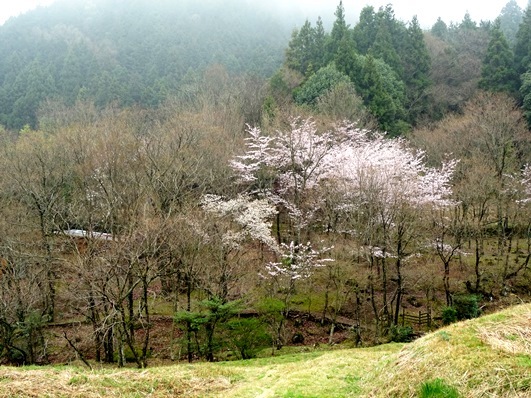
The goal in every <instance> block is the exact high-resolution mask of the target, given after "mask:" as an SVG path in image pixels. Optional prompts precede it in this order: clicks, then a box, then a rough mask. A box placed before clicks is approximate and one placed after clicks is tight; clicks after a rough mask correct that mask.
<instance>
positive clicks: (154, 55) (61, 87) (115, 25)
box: [0, 0, 291, 129]
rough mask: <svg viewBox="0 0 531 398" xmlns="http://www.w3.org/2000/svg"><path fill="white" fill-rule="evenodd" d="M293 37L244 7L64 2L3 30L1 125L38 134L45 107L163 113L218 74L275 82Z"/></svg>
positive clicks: (192, 3) (0, 39)
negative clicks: (206, 76)
mask: <svg viewBox="0 0 531 398" xmlns="http://www.w3.org/2000/svg"><path fill="white" fill-rule="evenodd" d="M290 31H291V27H290V26H287V25H286V24H282V23H279V22H278V21H275V20H272V19H271V18H270V17H268V14H267V13H264V12H257V10H256V8H255V7H253V6H252V4H251V3H250V2H247V1H231V2H228V3H227V2H220V1H201V2H197V1H187V0H182V1H178V2H177V1H170V0H164V1H157V2H155V3H153V2H150V1H130V2H126V1H111V2H109V1H93V2H85V1H78V0H74V1H62V2H61V1H60V2H58V3H55V4H54V5H52V6H50V7H47V8H41V9H37V10H35V11H32V12H31V13H28V14H26V15H23V16H20V17H18V18H16V19H14V20H11V21H8V22H7V23H6V24H5V25H3V26H2V27H0V54H1V56H0V109H1V110H0V124H2V125H4V126H6V127H7V128H15V129H20V128H22V127H23V126H24V125H25V124H29V125H30V126H32V127H36V125H37V117H36V111H37V109H38V107H39V104H40V103H41V102H42V101H43V100H44V99H47V98H53V99H59V100H61V101H64V102H65V104H67V105H72V104H74V102H75V101H76V100H78V99H90V100H91V101H94V103H95V104H96V105H97V106H99V107H102V106H105V105H108V104H111V103H113V102H116V103H117V104H118V105H119V106H131V105H141V106H149V107H152V106H156V105H158V104H160V103H161V102H162V101H164V100H165V99H166V98H168V96H169V95H171V96H178V95H190V93H189V92H187V91H188V90H190V89H193V84H191V83H194V81H195V80H196V79H198V77H199V73H200V72H201V71H203V70H204V69H205V68H206V67H208V66H209V65H213V64H222V65H224V66H225V68H226V69H227V71H228V73H231V74H243V73H248V74H255V75H257V76H261V77H264V76H269V75H271V74H272V73H273V72H274V71H275V70H276V69H277V68H278V67H279V66H280V64H281V62H282V58H283V49H284V47H285V46H286V43H287V40H288V39H289V33H290Z"/></svg>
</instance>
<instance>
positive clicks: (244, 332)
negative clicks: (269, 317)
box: [227, 318, 271, 359]
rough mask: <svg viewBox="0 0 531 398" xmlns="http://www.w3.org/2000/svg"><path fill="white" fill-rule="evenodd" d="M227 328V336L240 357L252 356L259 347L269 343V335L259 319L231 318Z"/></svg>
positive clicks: (254, 355) (247, 357)
mask: <svg viewBox="0 0 531 398" xmlns="http://www.w3.org/2000/svg"><path fill="white" fill-rule="evenodd" d="M227 329H228V338H229V340H230V342H231V343H232V344H233V345H234V346H235V347H236V349H237V350H238V352H239V354H240V357H241V358H242V359H250V358H254V357H256V354H257V353H258V351H259V350H260V349H262V348H265V347H268V346H270V345H271V336H270V335H269V334H268V333H267V332H266V330H265V327H264V323H263V322H262V321H261V320H260V319H256V318H248V319H245V318H240V319H233V320H231V321H230V322H229V323H228V324H227Z"/></svg>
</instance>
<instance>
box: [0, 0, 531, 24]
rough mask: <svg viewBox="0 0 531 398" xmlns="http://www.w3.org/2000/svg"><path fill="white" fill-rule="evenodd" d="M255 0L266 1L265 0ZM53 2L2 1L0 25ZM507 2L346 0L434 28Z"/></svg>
mask: <svg viewBox="0 0 531 398" xmlns="http://www.w3.org/2000/svg"><path fill="white" fill-rule="evenodd" d="M198 1H200V0H198ZM224 1H227V2H228V1H230V0H224ZM256 1H259V2H260V3H262V4H263V0H256ZM275 1H277V2H278V3H279V4H281V5H282V6H284V7H285V6H286V4H287V3H292V4H293V3H299V7H300V10H301V12H303V13H307V16H309V17H311V18H313V17H314V16H315V15H321V16H323V18H324V19H330V18H331V15H333V13H334V10H335V8H336V6H337V4H338V3H339V0H272V1H271V0H270V1H268V3H270V2H273V3H274V2H275ZM53 2H54V0H1V2H0V24H3V23H4V22H5V21H6V20H7V19H8V18H9V17H11V16H17V15H19V14H21V13H23V12H26V11H28V10H31V9H33V8H35V7H37V6H39V5H43V6H44V5H48V4H51V3H53ZM507 2H508V0H343V4H344V6H345V10H346V14H347V19H348V22H349V23H350V24H351V25H352V24H354V23H355V22H356V21H357V19H358V15H359V12H360V10H361V8H363V6H364V5H372V6H374V7H375V8H376V9H377V8H378V7H380V6H385V5H386V4H388V3H391V4H393V8H394V10H395V14H396V16H397V18H398V19H400V20H402V21H404V22H407V21H409V20H410V19H411V17H412V16H413V15H417V17H418V19H419V22H420V24H421V26H422V27H423V28H429V27H431V26H432V25H433V23H434V22H435V21H436V20H437V17H441V18H442V19H443V20H444V21H445V22H446V23H450V22H452V21H453V22H459V21H461V20H462V19H463V16H464V15H465V12H467V11H468V12H469V13H470V15H471V17H472V19H473V20H474V21H476V22H479V21H480V20H493V19H495V18H496V17H497V16H498V15H499V13H500V11H501V9H502V8H503V6H504V5H505V4H507ZM517 2H518V4H519V5H520V7H522V8H525V7H526V6H527V2H528V0H517ZM312 22H313V21H312Z"/></svg>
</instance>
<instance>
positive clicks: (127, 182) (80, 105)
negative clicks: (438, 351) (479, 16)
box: [0, 0, 531, 367]
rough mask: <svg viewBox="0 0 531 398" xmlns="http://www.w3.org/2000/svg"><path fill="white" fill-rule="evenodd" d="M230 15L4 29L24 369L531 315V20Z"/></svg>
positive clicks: (0, 243)
mask: <svg viewBox="0 0 531 398" xmlns="http://www.w3.org/2000/svg"><path fill="white" fill-rule="evenodd" d="M224 3H225V2H217V1H207V2H200V6H199V5H197V4H196V2H192V1H180V2H176V1H169V0H168V1H161V2H157V6H156V7H154V6H152V4H151V3H150V2H147V1H146V2H144V1H141V0H139V1H134V2H121V1H116V2H112V3H110V2H104V1H102V2H90V3H89V2H86V3H85V2H80V3H77V2H72V1H67V2H64V3H61V2H59V3H57V4H55V5H54V6H52V7H49V8H44V9H38V10H36V11H34V12H31V13H28V14H26V15H23V16H21V17H19V18H15V19H12V20H10V21H8V23H6V24H5V25H4V26H2V27H1V28H0V38H1V40H0V47H1V48H0V55H1V56H0V68H1V72H0V78H1V79H2V80H1V83H2V84H1V86H0V118H1V119H0V123H1V124H2V125H3V127H0V151H1V152H0V362H6V363H13V364H29V363H46V362H65V361H69V360H72V359H73V358H77V359H80V360H83V361H84V362H85V363H86V364H88V366H90V363H93V362H94V361H96V362H106V363H116V364H118V365H119V366H124V365H126V364H127V362H134V363H135V364H136V365H137V366H139V367H145V366H146V365H147V364H148V362H150V361H152V360H155V358H156V359H157V360H160V361H172V360H179V359H181V360H188V361H194V360H197V359H204V360H208V361H215V360H218V359H230V358H234V357H240V358H250V357H254V356H257V355H270V354H272V353H275V352H276V351H278V350H281V349H282V347H285V346H286V345H290V344H292V345H293V344H294V345H302V344H308V345H316V346H317V345H319V344H322V343H324V344H327V343H328V344H335V343H340V342H344V341H350V342H351V343H352V344H355V345H357V346H359V345H372V344H378V343H382V342H387V341H390V340H394V341H405V340H409V339H412V338H414V337H415V336H417V335H418V334H419V333H422V332H423V331H425V330H426V329H429V328H433V327H437V326H440V325H443V324H447V323H451V322H454V321H456V320H461V319H467V318H472V317H475V316H478V315H479V314H480V313H481V312H482V311H490V310H493V309H496V308H498V307H500V306H506V305H510V304H513V303H519V302H521V301H528V300H530V298H531V294H530V287H531V269H530V267H529V262H530V259H531V166H530V162H531V134H530V131H529V125H528V123H527V121H528V120H527V119H526V116H529V111H530V110H531V100H530V95H531V94H529V92H530V90H531V84H530V81H529V75H530V73H531V72H530V69H529V68H530V63H529V60H531V47H529V43H531V40H529V35H530V32H531V7H530V8H528V9H527V10H526V11H525V12H523V11H522V10H520V9H519V8H518V7H517V6H516V7H515V5H516V4H515V2H514V1H513V0H511V1H510V2H509V3H508V4H507V6H506V7H505V8H504V9H503V10H502V13H501V15H500V18H499V19H498V20H496V21H482V22H480V23H476V22H474V21H472V20H471V19H470V16H469V15H468V14H466V15H465V16H464V17H463V20H462V21H461V22H460V23H458V24H450V25H446V23H445V22H444V21H442V20H439V21H437V23H436V24H435V25H434V26H433V27H432V28H431V29H430V30H429V31H423V30H422V29H421V28H420V25H419V23H418V21H417V20H416V18H414V17H412V19H411V20H410V21H407V22H404V21H400V20H398V19H396V18H395V16H394V11H393V8H392V6H390V5H389V6H387V7H384V8H380V9H378V10H376V9H374V8H372V7H365V8H364V9H363V10H362V12H361V14H360V15H359V21H358V22H357V23H354V22H352V23H351V22H350V21H355V20H356V19H355V16H352V15H349V10H348V9H346V8H345V7H344V5H343V3H342V2H339V4H338V5H337V8H336V11H335V15H334V18H333V21H334V22H333V23H332V24H330V26H326V25H325V24H324V23H323V22H322V20H321V19H320V18H318V19H317V20H316V21H315V22H310V21H309V20H308V21H306V22H304V21H303V22H302V23H301V24H300V25H299V28H296V29H293V30H291V28H292V27H291V26H290V27H287V28H285V27H284V26H285V25H284V24H279V23H276V22H275V21H276V20H275V19H272V17H266V16H265V15H269V14H267V13H264V12H263V9H261V10H260V12H257V10H254V9H253V8H252V7H251V6H250V5H249V4H251V3H248V2H241V3H240V2H236V1H235V2H230V4H224ZM80 4H82V5H84V6H83V7H82V8H80ZM271 15H273V14H271ZM284 21H285V20H284ZM290 31H291V36H289V32H290ZM511 32H512V33H511ZM412 319H413V320H412Z"/></svg>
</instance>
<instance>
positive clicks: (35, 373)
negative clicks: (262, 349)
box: [0, 304, 531, 398]
mask: <svg viewBox="0 0 531 398" xmlns="http://www.w3.org/2000/svg"><path fill="white" fill-rule="evenodd" d="M305 349H306V350H307V351H306V352H302V351H301V352H298V353H291V354H286V355H277V356H274V357H269V358H258V359H252V360H247V361H233V362H218V363H195V364H179V365H174V366H161V367H152V368H148V369H145V370H136V369H111V368H103V367H100V368H94V370H92V371H90V370H88V369H87V368H86V367H82V365H81V364H80V365H79V366H49V367H42V368H39V367H34V366H32V367H26V368H13V367H3V368H1V369H0V380H1V381H0V396H1V397H37V396H39V397H43V396H46V397H103V396H105V397H284V398H296V397H327V398H330V397H472V398H473V397H531V304H523V305H520V306H515V307H511V308H510V309H506V310H503V311H501V312H497V313H494V314H491V315H487V316H484V317H481V318H478V319H474V320H469V321H464V322H460V323H456V324H453V325H450V326H448V327H445V328H443V329H439V330H437V331H435V332H432V333H430V334H428V335H426V336H424V337H422V338H420V339H418V340H416V341H414V342H412V343H408V344H385V345H381V346H377V347H371V348H360V349H333V350H322V349H317V350H311V349H308V348H305ZM301 350H302V349H301Z"/></svg>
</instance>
